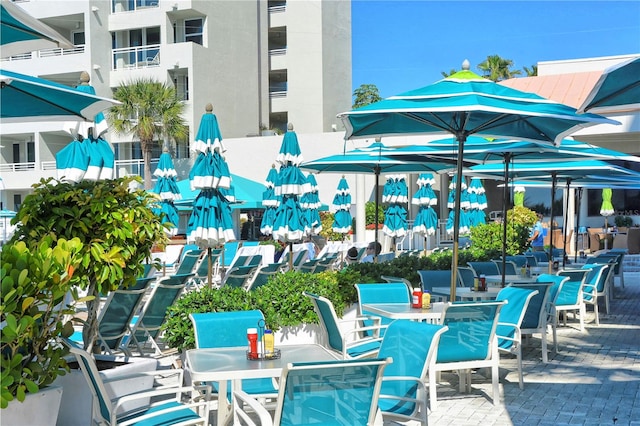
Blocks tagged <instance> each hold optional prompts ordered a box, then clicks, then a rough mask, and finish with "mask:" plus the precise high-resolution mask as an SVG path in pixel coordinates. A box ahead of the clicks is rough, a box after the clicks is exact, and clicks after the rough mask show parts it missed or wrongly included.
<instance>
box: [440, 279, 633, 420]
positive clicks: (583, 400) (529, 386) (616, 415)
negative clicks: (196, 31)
mask: <svg viewBox="0 0 640 426" xmlns="http://www.w3.org/2000/svg"><path fill="white" fill-rule="evenodd" d="M600 311H601V312H600V326H599V327H596V325H595V324H594V323H593V320H594V318H595V316H594V314H593V310H592V309H591V307H587V318H586V321H587V322H586V329H585V332H584V333H580V331H579V330H578V329H577V328H572V327H561V328H559V329H558V341H559V347H560V352H559V353H558V354H556V355H555V356H553V355H552V354H551V359H550V360H549V363H548V364H543V363H542V360H541V350H540V342H539V340H538V339H537V338H534V339H531V343H530V345H529V346H527V347H525V348H523V351H524V352H523V369H524V381H525V385H524V390H520V388H519V387H518V375H517V366H516V361H515V357H509V356H508V355H506V356H503V357H502V359H501V361H500V393H501V400H500V402H498V403H496V405H495V406H494V405H493V404H492V403H491V401H490V399H489V395H490V384H491V383H490V382H491V380H490V379H486V378H485V377H484V376H483V375H482V374H480V373H481V372H479V373H477V374H474V378H473V383H472V391H471V393H470V394H461V393H459V392H458V390H457V384H458V382H457V377H456V376H455V375H453V374H449V375H445V374H443V376H442V379H443V380H442V384H441V385H440V386H439V388H438V408H437V409H436V410H435V411H434V412H430V413H429V424H430V425H431V426H434V425H435V426H445V425H456V426H465V425H483V426H486V425H549V426H551V425H636V426H640V272H627V273H625V288H624V289H621V288H620V287H619V285H617V286H616V291H615V298H614V299H613V300H612V303H611V312H610V314H609V315H607V314H605V313H604V305H603V304H601V308H600ZM568 325H574V326H576V325H577V324H576V323H572V322H571V317H569V322H568ZM449 385H451V386H449Z"/></svg>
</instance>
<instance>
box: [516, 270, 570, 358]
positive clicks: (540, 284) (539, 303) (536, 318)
mask: <svg viewBox="0 0 640 426" xmlns="http://www.w3.org/2000/svg"><path fill="white" fill-rule="evenodd" d="M552 276H553V277H557V275H552ZM558 278H561V277H558ZM543 279H544V277H543ZM509 286H510V287H515V288H523V289H527V290H535V291H537V292H538V293H537V294H536V295H534V296H533V297H532V298H531V300H529V306H527V310H526V311H525V313H524V317H523V318H522V323H521V324H520V333H521V335H522V336H524V337H525V340H526V338H527V337H528V336H529V335H531V334H534V333H536V334H537V333H539V334H540V343H541V346H542V362H543V363H544V364H546V363H548V362H549V354H548V349H547V328H548V325H550V322H549V321H548V320H549V303H550V302H549V294H550V290H551V287H552V286H553V282H544V281H536V282H535V283H512V284H509ZM554 344H555V342H554Z"/></svg>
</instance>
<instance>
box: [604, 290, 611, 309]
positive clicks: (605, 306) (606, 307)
mask: <svg viewBox="0 0 640 426" xmlns="http://www.w3.org/2000/svg"><path fill="white" fill-rule="evenodd" d="M609 295H610V293H609V287H608V286H607V287H606V288H605V290H604V310H605V311H606V312H607V315H609V299H610V296H609Z"/></svg>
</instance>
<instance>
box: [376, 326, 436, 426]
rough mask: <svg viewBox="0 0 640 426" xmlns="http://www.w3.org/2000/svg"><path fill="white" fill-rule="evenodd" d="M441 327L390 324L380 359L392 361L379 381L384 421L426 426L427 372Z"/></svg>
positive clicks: (379, 403)
mask: <svg viewBox="0 0 640 426" xmlns="http://www.w3.org/2000/svg"><path fill="white" fill-rule="evenodd" d="M446 330H447V327H444V326H441V325H433V324H427V323H424V322H418V321H409V320H397V321H394V322H392V323H391V324H389V327H388V328H387V330H386V332H385V335H384V339H383V340H382V345H381V346H380V352H379V353H378V357H379V358H392V359H393V363H391V364H389V365H388V366H387V367H386V368H385V371H384V376H383V377H382V387H381V389H380V398H379V400H378V407H379V408H380V411H381V412H382V417H383V419H384V420H385V421H387V420H390V421H394V422H398V421H401V422H404V421H408V420H417V421H419V422H420V424H421V425H426V424H427V395H428V391H427V387H426V384H425V383H426V378H427V370H428V368H429V363H430V361H431V358H432V357H434V356H435V353H436V348H437V347H438V342H439V340H440V335H441V334H442V333H444V332H445V331H446Z"/></svg>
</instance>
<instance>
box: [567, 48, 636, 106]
mask: <svg viewBox="0 0 640 426" xmlns="http://www.w3.org/2000/svg"><path fill="white" fill-rule="evenodd" d="M639 108H640V57H637V58H632V59H629V60H628V61H624V62H622V63H620V64H617V65H614V66H612V67H609V68H607V69H606V70H605V71H604V72H603V73H602V75H601V76H600V78H599V79H598V81H597V82H596V84H595V86H593V89H592V90H591V92H590V93H589V95H587V97H586V99H585V100H584V103H583V104H582V105H581V106H580V108H578V112H586V111H591V112H596V113H599V114H602V113H613V112H624V111H632V110H637V109H639Z"/></svg>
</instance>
